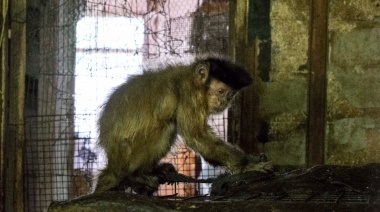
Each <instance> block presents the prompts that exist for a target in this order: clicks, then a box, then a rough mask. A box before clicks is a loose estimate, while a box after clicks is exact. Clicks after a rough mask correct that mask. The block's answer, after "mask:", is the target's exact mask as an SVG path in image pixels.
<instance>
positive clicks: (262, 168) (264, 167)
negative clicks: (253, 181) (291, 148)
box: [244, 161, 273, 173]
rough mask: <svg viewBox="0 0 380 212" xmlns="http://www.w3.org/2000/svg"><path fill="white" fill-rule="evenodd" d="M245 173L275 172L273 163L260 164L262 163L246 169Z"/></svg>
mask: <svg viewBox="0 0 380 212" xmlns="http://www.w3.org/2000/svg"><path fill="white" fill-rule="evenodd" d="M244 171H259V172H263V173H268V172H272V171H273V163H272V162H271V161H270V162H260V163H251V164H249V165H248V166H247V167H245V170H244Z"/></svg>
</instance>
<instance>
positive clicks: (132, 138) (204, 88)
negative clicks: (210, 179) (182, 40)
mask: <svg viewBox="0 0 380 212" xmlns="http://www.w3.org/2000/svg"><path fill="white" fill-rule="evenodd" d="M251 84H252V77H251V75H250V74H249V73H248V72H247V71H246V70H245V69H244V68H243V67H241V66H238V65H236V64H234V63H232V62H230V61H229V60H226V59H223V58H220V57H202V58H197V59H195V60H194V62H192V63H191V64H186V65H184V64H175V65H168V66H167V67H165V68H163V69H161V70H155V71H150V70H146V71H144V73H143V74H141V75H135V76H132V77H131V78H129V79H128V81H127V82H126V83H124V84H122V85H121V86H119V87H118V88H117V89H116V90H115V91H114V92H113V93H112V94H111V95H110V97H109V99H108V101H107V102H106V104H105V106H104V107H103V109H102V112H101V115H100V118H99V121H98V125H99V145H100V146H101V147H102V148H103V149H104V151H105V153H106V155H107V158H108V163H107V166H106V168H105V169H104V170H102V172H101V173H100V175H99V177H98V182H97V186H96V189H95V192H103V191H106V190H109V189H112V188H114V187H117V186H118V184H119V183H120V182H121V181H124V183H127V184H129V185H130V186H131V187H132V189H133V190H135V191H136V192H137V193H140V194H147V195H151V194H153V192H154V191H156V190H157V188H158V186H159V183H160V175H162V174H163V175H164V174H165V172H170V171H174V170H173V169H174V168H173V167H172V165H168V164H158V163H159V161H160V159H161V158H162V157H164V156H165V155H166V154H167V153H168V152H169V151H170V148H171V146H172V145H173V143H174V142H175V138H176V136H177V134H179V135H181V136H182V137H183V139H184V141H185V142H186V144H187V145H188V146H189V147H190V148H192V149H193V150H195V151H196V152H197V153H199V154H200V155H201V156H202V157H203V158H204V159H205V160H206V161H208V162H209V163H210V164H213V165H220V166H225V167H226V168H228V169H229V170H230V171H232V172H234V173H240V172H244V171H262V172H266V171H268V170H270V169H271V168H272V164H271V163H258V162H257V161H256V162H255V161H253V159H252V157H251V156H250V155H246V154H244V153H243V152H242V151H241V150H239V149H238V148H235V147H233V146H231V145H229V144H228V143H226V142H224V141H223V140H221V139H220V138H218V137H217V136H216V135H215V134H214V132H213V130H212V129H211V127H210V126H209V125H208V124H207V117H208V116H209V115H210V114H215V113H219V112H222V111H224V110H225V109H226V108H227V107H228V105H229V103H230V101H231V100H232V99H233V97H234V96H235V94H236V92H237V91H239V90H240V89H242V88H244V87H246V86H249V85H251ZM160 172H161V173H160ZM125 181H126V182H125Z"/></svg>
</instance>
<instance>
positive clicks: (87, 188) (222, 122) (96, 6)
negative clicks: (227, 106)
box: [25, 0, 228, 211]
mask: <svg viewBox="0 0 380 212" xmlns="http://www.w3.org/2000/svg"><path fill="white" fill-rule="evenodd" d="M210 5H211V6H210ZM226 5H227V6H226ZM227 30H228V1H201V0H187V1H181V0H155V1H143V0H81V1H67V0H49V1H45V2H44V3H41V4H35V3H29V5H28V22H27V33H28V35H27V53H28V56H27V77H26V81H25V84H26V86H25V87H26V90H25V93H26V99H25V120H26V148H25V150H26V154H25V173H26V174H25V184H26V188H25V194H26V195H25V196H26V201H27V202H26V204H27V207H26V208H27V210H28V211H43V210H46V209H47V207H48V205H49V204H50V203H51V201H62V200H67V199H70V198H73V197H77V196H80V195H84V194H87V193H89V192H91V189H92V187H93V186H94V185H93V180H94V178H96V175H97V174H98V172H99V170H101V169H102V168H103V167H104V166H105V162H106V157H105V155H104V154H103V153H102V150H101V149H99V148H98V147H97V146H96V139H97V129H96V120H97V115H98V111H99V108H100V107H101V106H102V104H103V103H104V100H105V99H106V97H107V95H108V94H109V93H110V92H111V91H112V89H113V88H114V87H116V86H117V85H119V84H120V83H123V82H124V80H125V79H126V78H127V77H128V76H129V75H130V74H135V73H141V70H142V67H143V66H147V64H148V65H149V64H156V62H157V61H166V60H172V59H176V58H181V59H184V58H185V59H186V58H188V57H193V56H195V55H197V54H200V53H207V52H217V53H227V48H228V42H227V41H228V33H227ZM227 118H228V117H227V113H224V114H222V115H218V116H212V117H210V120H209V123H210V124H211V125H212V126H213V127H214V129H215V131H216V132H217V134H218V135H219V136H220V137H221V138H223V139H225V140H226V139H227V137H228V135H227ZM183 143H184V142H182V141H181V139H180V138H179V139H178V142H177V144H176V145H175V146H174V147H173V149H172V150H171V151H170V153H168V156H167V157H166V158H165V159H163V161H166V162H171V163H173V164H174V165H175V167H176V168H177V170H178V171H179V172H180V173H183V174H185V175H188V176H191V177H194V178H196V179H205V178H209V177H214V176H217V175H219V174H220V173H223V172H224V170H222V169H220V168H216V167H212V166H210V165H208V164H207V163H206V162H205V161H204V160H203V159H202V158H201V157H200V156H198V155H197V154H196V153H194V152H193V151H192V150H191V149H189V148H188V147H187V146H186V145H184V144H183ZM209 186H210V185H207V184H205V185H200V184H199V183H198V184H196V183H182V184H180V183H178V184H174V185H163V186H161V188H160V190H159V192H158V194H157V195H170V194H178V195H179V196H183V197H191V196H196V195H204V194H207V193H208V192H209Z"/></svg>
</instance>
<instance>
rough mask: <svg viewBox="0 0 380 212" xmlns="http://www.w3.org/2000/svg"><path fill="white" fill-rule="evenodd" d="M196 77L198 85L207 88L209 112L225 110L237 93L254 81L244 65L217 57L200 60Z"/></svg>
mask: <svg viewBox="0 0 380 212" xmlns="http://www.w3.org/2000/svg"><path fill="white" fill-rule="evenodd" d="M195 79H196V82H197V84H198V85H203V86H205V87H206V88H207V101H208V109H209V110H208V111H209V113H219V112H222V111H224V110H225V109H226V108H227V107H228V106H229V103H230V102H231V100H232V99H233V98H234V97H235V95H236V93H237V92H238V91H239V90H241V89H242V88H244V87H246V86H249V85H251V84H252V81H253V79H252V76H251V75H250V74H249V73H248V72H247V71H246V70H245V69H244V68H243V67H242V66H239V65H236V64H234V63H232V62H230V61H228V60H225V59H221V58H215V57H209V58H206V59H203V60H199V61H198V63H197V66H196V68H195Z"/></svg>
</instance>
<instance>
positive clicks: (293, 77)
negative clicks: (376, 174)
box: [257, 0, 380, 166]
mask: <svg viewBox="0 0 380 212" xmlns="http://www.w3.org/2000/svg"><path fill="white" fill-rule="evenodd" d="M270 19H271V21H270V24H271V39H272V53H271V70H270V80H269V81H268V82H262V88H263V89H262V93H261V97H260V113H261V114H260V115H261V117H262V119H263V121H264V122H267V123H268V126H269V127H268V129H269V130H268V141H267V143H265V144H262V143H258V144H257V148H258V149H259V150H260V151H261V152H265V153H266V154H268V156H269V158H270V159H271V160H272V161H274V163H275V164H279V165H295V166H303V165H305V157H306V120H307V93H308V70H307V68H308V66H307V60H308V45H309V44H308V42H309V26H310V3H309V0H300V1H283V0H272V1H271V16H270ZM328 25H329V34H328V38H329V47H328V55H329V57H328V58H327V59H328V67H327V80H328V81H327V82H328V85H327V86H328V87H327V123H326V140H325V161H326V163H328V164H339V165H353V164H362V163H369V162H380V1H379V0H345V1H340V0H334V1H329V22H328Z"/></svg>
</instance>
